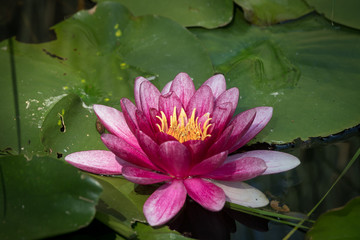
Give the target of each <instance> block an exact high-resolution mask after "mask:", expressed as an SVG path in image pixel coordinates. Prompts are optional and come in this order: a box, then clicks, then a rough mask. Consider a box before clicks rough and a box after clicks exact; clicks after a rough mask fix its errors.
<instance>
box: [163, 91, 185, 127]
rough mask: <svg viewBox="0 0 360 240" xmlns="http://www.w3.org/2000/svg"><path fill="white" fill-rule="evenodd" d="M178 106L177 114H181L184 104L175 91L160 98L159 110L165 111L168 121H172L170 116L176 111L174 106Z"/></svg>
mask: <svg viewBox="0 0 360 240" xmlns="http://www.w3.org/2000/svg"><path fill="white" fill-rule="evenodd" d="M175 107H176V116H179V114H180V111H181V108H183V105H182V104H181V101H180V99H179V97H178V96H176V94H175V93H174V92H169V93H167V94H166V95H162V96H160V98H159V111H163V112H164V114H165V116H166V118H167V119H168V123H169V122H170V116H172V115H173V113H174V108H175Z"/></svg>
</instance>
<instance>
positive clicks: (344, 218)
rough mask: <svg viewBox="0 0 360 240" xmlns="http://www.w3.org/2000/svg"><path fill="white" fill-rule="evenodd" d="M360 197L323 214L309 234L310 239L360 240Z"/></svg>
mask: <svg viewBox="0 0 360 240" xmlns="http://www.w3.org/2000/svg"><path fill="white" fill-rule="evenodd" d="M359 218H360V197H357V198H354V199H352V200H351V201H350V202H348V203H347V204H346V205H345V206H343V207H341V208H337V209H332V210H330V211H328V212H326V213H324V214H322V215H321V216H320V217H319V218H318V220H317V221H316V222H315V224H314V226H313V227H312V229H311V230H310V231H309V232H308V233H307V235H306V236H307V238H308V239H314V240H316V239H328V240H332V239H344V240H345V239H349V240H350V239H354V240H355V239H359V238H360V229H359Z"/></svg>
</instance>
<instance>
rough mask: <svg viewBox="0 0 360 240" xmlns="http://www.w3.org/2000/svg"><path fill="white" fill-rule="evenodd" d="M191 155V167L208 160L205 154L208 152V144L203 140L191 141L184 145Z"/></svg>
mask: <svg viewBox="0 0 360 240" xmlns="http://www.w3.org/2000/svg"><path fill="white" fill-rule="evenodd" d="M182 144H183V145H184V146H186V147H187V148H188V149H189V151H190V153H191V166H194V165H195V164H197V163H199V162H201V161H202V160H203V159H204V158H206V155H205V153H206V152H207V151H208V145H209V144H208V142H207V141H203V140H189V141H186V142H183V143H182Z"/></svg>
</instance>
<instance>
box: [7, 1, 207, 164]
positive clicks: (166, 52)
mask: <svg viewBox="0 0 360 240" xmlns="http://www.w3.org/2000/svg"><path fill="white" fill-rule="evenodd" d="M54 30H55V32H56V35H57V40H55V41H52V42H48V43H42V44H25V43H20V42H15V43H14V60H15V67H16V73H17V74H16V76H17V83H18V99H19V107H20V109H19V110H20V121H21V147H22V149H23V152H22V153H23V154H25V155H26V156H28V157H31V156H32V155H34V154H46V153H45V152H44V147H43V145H42V144H43V143H44V144H45V145H46V147H47V149H49V148H51V149H53V150H54V151H55V148H57V149H56V151H61V153H63V152H64V151H63V150H64V149H67V148H66V147H65V145H66V144H67V145H68V146H69V149H67V150H69V151H70V150H71V151H73V150H79V148H76V147H75V146H80V145H81V144H83V145H84V148H89V149H90V148H98V146H99V142H95V141H92V140H91V141H90V142H89V137H91V138H94V139H95V138H96V137H95V136H94V134H93V133H96V132H94V131H95V128H94V126H95V120H93V116H90V115H93V113H91V111H89V107H88V106H91V104H94V103H101V104H107V105H111V106H119V100H120V98H122V97H129V98H133V82H134V78H135V77H137V76H140V75H142V76H144V77H149V78H150V79H151V80H152V81H153V83H154V84H155V85H157V86H158V87H162V86H164V85H165V83H167V82H168V81H170V80H172V79H173V78H174V77H175V76H176V74H178V73H179V72H181V71H184V72H187V73H189V75H190V76H192V77H193V78H194V79H195V81H196V83H197V84H198V85H199V83H201V82H203V81H204V80H205V79H207V78H208V77H210V76H211V75H212V74H213V69H212V65H211V62H210V59H209V56H208V55H207V53H206V52H205V51H204V50H203V48H202V46H201V44H200V42H199V41H198V39H196V38H195V36H193V35H192V34H191V33H190V32H189V31H187V30H186V29H185V28H184V27H182V26H181V25H179V24H177V23H176V22H174V21H171V20H169V19H167V18H164V17H154V16H146V17H138V18H135V17H133V16H132V15H131V14H130V13H129V11H128V10H127V9H126V8H125V7H123V6H122V5H121V4H120V3H116V2H104V3H99V4H98V5H97V7H96V9H93V10H92V11H81V12H79V13H77V14H75V15H74V16H73V17H71V18H69V19H67V20H65V21H64V22H61V23H59V24H58V25H56V26H55V27H54ZM169 32H171V34H169ZM174 46H176V47H174ZM190 56H191V57H190ZM9 59H10V57H9V46H8V42H7V41H3V42H1V43H0V61H1V62H2V63H3V64H1V65H0V72H1V77H0V78H1V79H0V80H1V82H2V83H3V85H2V88H1V89H0V95H1V96H2V105H3V106H4V107H3V109H2V114H1V117H0V120H1V126H0V133H1V135H2V136H6V137H3V138H1V141H0V150H3V151H4V150H5V149H8V148H11V149H12V150H15V151H16V150H17V149H18V144H17V135H16V123H15V120H14V118H15V116H14V115H15V106H14V104H13V102H14V100H13V99H14V96H13V91H12V82H11V66H10V61H9ZM69 94H75V95H77V96H79V97H80V98H81V100H82V101H83V102H84V104H83V103H82V102H80V101H79V100H78V99H77V100H76V99H75V98H74V97H67V99H68V100H64V101H69V102H72V103H71V104H70V103H69V104H70V105H68V106H69V108H68V109H66V113H65V115H64V119H65V125H66V126H68V129H67V130H68V132H66V133H65V134H60V131H59V128H58V127H57V125H56V124H57V121H58V120H60V116H59V115H58V113H59V114H61V110H62V109H61V105H62V104H65V103H64V102H62V103H59V105H56V106H55V104H56V103H57V102H58V101H59V100H60V99H62V98H64V97H65V96H67V95H69ZM54 106H55V107H56V110H55V109H54V110H51V109H52V107H54ZM81 106H83V109H81ZM72 107H74V109H71V108H72ZM59 110H60V112H59ZM47 113H49V114H51V116H49V117H47ZM72 114H73V115H72ZM86 115H89V117H88V118H87V117H86ZM45 118H47V119H49V120H48V121H47V122H46V123H44V120H45ZM57 118H58V119H57ZM55 119H56V122H54V120H55ZM43 124H44V125H43ZM49 124H50V125H49ZM51 124H52V125H51ZM75 125H76V127H75ZM70 126H73V127H71V129H72V130H70V128H69V127H70ZM42 127H44V131H43V133H42V139H40V137H39V136H40V129H41V128H42ZM50 128H52V130H51V131H53V132H50V130H49V129H50ZM45 132H46V133H45ZM87 134H89V135H90V136H87ZM70 135H71V136H70ZM48 138H51V139H48ZM93 143H94V144H93ZM72 146H74V147H73V148H72Z"/></svg>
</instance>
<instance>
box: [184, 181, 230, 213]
mask: <svg viewBox="0 0 360 240" xmlns="http://www.w3.org/2000/svg"><path fill="white" fill-rule="evenodd" d="M184 185H185V187H186V190H187V193H188V194H189V196H190V197H191V198H192V199H193V200H194V201H195V202H197V203H199V204H200V205H201V206H203V207H204V208H205V209H207V210H210V211H213V212H217V211H220V210H221V209H222V208H223V207H224V205H225V193H224V191H223V190H222V189H221V188H220V187H218V186H216V185H215V184H213V183H211V182H208V181H205V180H203V179H201V178H188V179H186V180H184Z"/></svg>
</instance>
